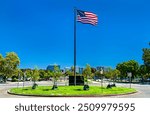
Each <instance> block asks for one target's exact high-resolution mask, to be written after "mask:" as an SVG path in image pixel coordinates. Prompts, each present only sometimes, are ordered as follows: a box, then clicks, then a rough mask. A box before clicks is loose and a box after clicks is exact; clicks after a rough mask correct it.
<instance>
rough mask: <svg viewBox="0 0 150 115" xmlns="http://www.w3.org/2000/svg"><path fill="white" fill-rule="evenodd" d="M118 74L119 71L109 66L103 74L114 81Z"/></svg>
mask: <svg viewBox="0 0 150 115" xmlns="http://www.w3.org/2000/svg"><path fill="white" fill-rule="evenodd" d="M119 75H120V71H119V70H117V69H112V68H109V69H108V71H107V72H106V73H105V76H106V77H107V78H109V79H111V80H113V82H114V83H115V80H116V78H117V77H118V76H119Z"/></svg>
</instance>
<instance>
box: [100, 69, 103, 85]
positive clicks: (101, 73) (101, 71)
mask: <svg viewBox="0 0 150 115" xmlns="http://www.w3.org/2000/svg"><path fill="white" fill-rule="evenodd" d="M100 75H101V87H103V68H101V70H100Z"/></svg>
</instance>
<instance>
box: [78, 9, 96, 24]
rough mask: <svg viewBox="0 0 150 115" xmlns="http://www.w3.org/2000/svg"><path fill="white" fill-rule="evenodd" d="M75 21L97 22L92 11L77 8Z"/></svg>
mask: <svg viewBox="0 0 150 115" xmlns="http://www.w3.org/2000/svg"><path fill="white" fill-rule="evenodd" d="M77 21H78V22H81V23H84V24H86V23H87V24H92V25H96V24H97V23H98V17H97V15H96V14H94V13H92V12H84V11H81V10H77Z"/></svg>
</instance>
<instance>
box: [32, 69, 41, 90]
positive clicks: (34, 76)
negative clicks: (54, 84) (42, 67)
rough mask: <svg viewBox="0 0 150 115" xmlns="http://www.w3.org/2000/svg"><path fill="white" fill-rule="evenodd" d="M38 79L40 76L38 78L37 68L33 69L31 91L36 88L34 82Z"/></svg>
mask: <svg viewBox="0 0 150 115" xmlns="http://www.w3.org/2000/svg"><path fill="white" fill-rule="evenodd" d="M39 78H40V76H39V71H38V68H37V67H35V69H34V70H33V72H32V81H33V86H32V89H36V87H37V86H38V85H37V84H36V81H38V80H39Z"/></svg>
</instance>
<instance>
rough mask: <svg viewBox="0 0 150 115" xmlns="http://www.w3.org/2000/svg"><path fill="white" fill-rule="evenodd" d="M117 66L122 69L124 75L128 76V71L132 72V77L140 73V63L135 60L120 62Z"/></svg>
mask: <svg viewBox="0 0 150 115" xmlns="http://www.w3.org/2000/svg"><path fill="white" fill-rule="evenodd" d="M116 68H117V69H118V70H119V71H120V73H121V75H122V76H125V77H127V73H128V72H131V73H132V77H131V81H132V79H134V78H135V77H136V76H137V75H138V69H139V64H138V62H136V61H135V60H130V61H127V62H123V63H120V64H118V65H117V66H116Z"/></svg>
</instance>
